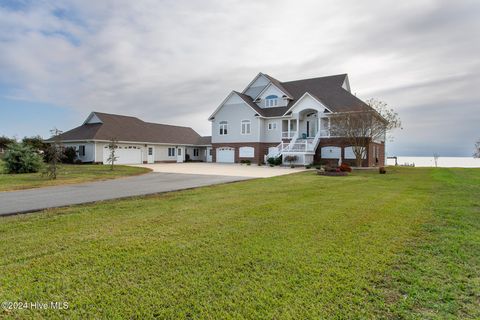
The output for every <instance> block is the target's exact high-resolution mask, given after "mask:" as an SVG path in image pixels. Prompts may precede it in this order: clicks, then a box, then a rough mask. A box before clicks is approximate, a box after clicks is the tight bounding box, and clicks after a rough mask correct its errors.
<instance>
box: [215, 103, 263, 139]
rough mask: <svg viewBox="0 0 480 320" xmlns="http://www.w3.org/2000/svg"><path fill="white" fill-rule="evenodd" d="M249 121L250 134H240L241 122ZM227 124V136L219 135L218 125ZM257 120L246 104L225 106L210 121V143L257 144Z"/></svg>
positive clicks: (258, 131) (258, 135) (258, 132)
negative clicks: (223, 122)
mask: <svg viewBox="0 0 480 320" xmlns="http://www.w3.org/2000/svg"><path fill="white" fill-rule="evenodd" d="M242 120H250V123H251V132H250V134H248V135H243V134H241V121H242ZM221 121H227V122H228V134H227V135H220V134H219V133H220V129H219V128H220V127H219V123H220V122H221ZM259 137H260V130H259V120H258V117H255V112H254V110H253V109H252V108H251V107H249V106H248V105H247V104H246V103H243V102H242V103H234V104H225V105H223V107H222V108H221V109H220V110H218V112H217V113H216V114H215V119H214V120H212V143H228V142H259V141H260V138H259Z"/></svg>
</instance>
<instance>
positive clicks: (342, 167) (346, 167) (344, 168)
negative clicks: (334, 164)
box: [339, 162, 352, 172]
mask: <svg viewBox="0 0 480 320" xmlns="http://www.w3.org/2000/svg"><path fill="white" fill-rule="evenodd" d="M339 168H340V171H342V172H352V168H351V167H350V166H349V165H348V163H345V162H343V163H342V164H341V165H340V167H339Z"/></svg>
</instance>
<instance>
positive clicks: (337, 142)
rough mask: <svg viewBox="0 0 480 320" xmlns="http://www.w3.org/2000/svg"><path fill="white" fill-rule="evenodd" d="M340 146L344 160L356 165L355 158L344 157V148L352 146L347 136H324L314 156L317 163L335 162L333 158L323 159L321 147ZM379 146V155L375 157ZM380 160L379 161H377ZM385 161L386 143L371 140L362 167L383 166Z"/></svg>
mask: <svg viewBox="0 0 480 320" xmlns="http://www.w3.org/2000/svg"><path fill="white" fill-rule="evenodd" d="M327 146H332V147H340V148H342V149H341V157H342V162H346V163H348V164H349V165H351V166H356V165H357V164H356V160H355V159H344V157H345V150H344V148H346V147H350V146H351V143H350V142H349V141H348V139H345V138H322V139H320V143H319V145H318V148H317V151H316V153H315V156H314V162H315V163H322V164H324V163H333V162H334V161H332V160H331V159H322V157H321V148H322V147H327ZM375 146H377V148H378V156H377V157H374V147H375ZM376 160H378V163H377V161H376ZM384 163H385V144H384V143H374V142H370V143H369V144H368V146H367V158H366V159H364V160H363V161H362V167H373V166H375V165H378V166H383V164H384Z"/></svg>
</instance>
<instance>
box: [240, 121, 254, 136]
mask: <svg viewBox="0 0 480 320" xmlns="http://www.w3.org/2000/svg"><path fill="white" fill-rule="evenodd" d="M251 129H252V123H251V121H250V120H242V134H250V132H251Z"/></svg>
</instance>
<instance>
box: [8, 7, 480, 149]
mask: <svg viewBox="0 0 480 320" xmlns="http://www.w3.org/2000/svg"><path fill="white" fill-rule="evenodd" d="M479 14H480V3H479V2H478V1H454V2H453V1H433V0H423V1H353V0H351V1H342V2H341V3H339V2H338V1H313V0H312V1H296V2H292V1H273V0H271V1H261V2H260V1H251V2H249V1H214V0H210V1H168V0H165V1H153V0H144V1H105V2H103V1H102V2H99V1H80V0H78V1H55V2H54V1H47V0H43V1H38V2H31V3H29V4H28V5H25V6H22V7H21V8H16V9H12V8H7V7H0V46H1V47H2V50H0V69H1V70H2V72H1V73H0V85H2V86H3V87H5V88H8V90H4V91H5V92H6V93H5V95H6V96H8V97H13V98H18V99H27V100H32V101H42V102H47V103H52V104H56V105H60V106H64V107H66V108H71V109H73V110H75V111H76V112H79V113H83V114H87V113H88V112H89V111H91V110H101V111H106V112H117V113H124V114H132V115H137V116H140V117H142V118H144V119H148V120H150V121H157V122H164V123H178V124H183V125H190V126H193V127H194V128H195V129H197V130H198V131H200V132H201V133H203V134H208V133H209V130H210V129H209V123H208V121H207V120H206V119H207V117H208V116H209V114H210V113H211V112H212V111H213V110H214V109H215V108H216V107H217V105H218V104H219V103H220V102H221V101H222V100H223V98H224V97H225V96H226V95H227V94H228V93H229V91H231V90H232V89H237V90H241V89H243V87H244V86H245V85H246V84H248V82H249V81H250V80H251V79H252V78H253V77H254V76H255V75H256V74H257V73H258V72H259V71H263V72H266V73H269V74H271V75H272V76H274V77H277V78H278V79H280V80H285V81H286V80H294V79H299V78H305V77H315V76H321V75H328V74H337V73H344V72H347V73H349V76H350V81H351V84H352V90H353V91H354V92H356V93H357V95H358V96H359V97H361V98H368V97H376V98H379V99H382V100H385V101H387V102H388V103H389V104H391V105H392V106H394V107H395V108H396V109H397V110H398V111H399V113H400V115H401V116H402V118H403V122H404V127H405V128H404V130H402V131H401V132H396V134H395V135H396V139H395V141H394V142H393V143H391V144H390V145H389V152H390V153H391V154H397V155H430V154H432V153H433V152H440V153H442V152H443V153H445V155H447V154H448V155H470V154H471V148H472V146H473V141H474V139H475V136H480V130H479V129H478V127H479V126H478V123H479V121H480V118H479V114H480V112H479V103H480V94H479V93H478V88H479V86H480V57H479V56H478V52H480V42H479V41H478V40H477V39H479V38H480V19H478V16H479Z"/></svg>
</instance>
